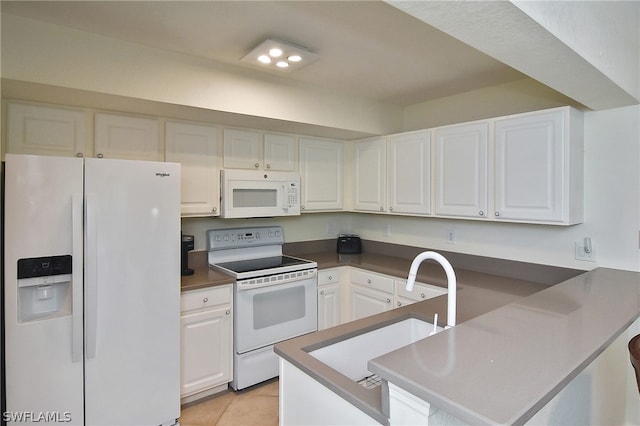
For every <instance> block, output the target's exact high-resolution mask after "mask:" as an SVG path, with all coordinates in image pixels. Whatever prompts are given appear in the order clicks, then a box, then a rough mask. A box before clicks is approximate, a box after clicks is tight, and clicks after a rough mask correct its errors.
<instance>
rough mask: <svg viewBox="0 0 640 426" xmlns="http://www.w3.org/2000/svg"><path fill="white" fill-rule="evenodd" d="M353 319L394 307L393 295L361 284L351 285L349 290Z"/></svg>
mask: <svg viewBox="0 0 640 426" xmlns="http://www.w3.org/2000/svg"><path fill="white" fill-rule="evenodd" d="M349 293H350V294H349V296H350V298H349V301H350V305H351V310H350V313H351V320H352V321H353V320H357V319H360V318H364V317H368V316H370V315H375V314H379V313H380V312H385V311H388V310H390V309H392V308H393V300H392V299H393V295H391V294H388V293H383V292H381V291H377V290H372V289H370V288H366V287H362V286H359V285H351V286H350V292H349Z"/></svg>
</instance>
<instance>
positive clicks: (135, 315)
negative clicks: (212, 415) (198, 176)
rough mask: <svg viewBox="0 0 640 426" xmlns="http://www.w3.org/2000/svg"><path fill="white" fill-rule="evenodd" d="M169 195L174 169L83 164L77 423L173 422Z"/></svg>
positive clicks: (175, 315)
mask: <svg viewBox="0 0 640 426" xmlns="http://www.w3.org/2000/svg"><path fill="white" fill-rule="evenodd" d="M179 188H180V166H179V165H178V164H173V163H156V162H140V161H126V160H104V159H86V162H85V228H86V229H85V230H86V236H85V238H86V241H85V257H86V264H85V310H86V313H85V327H86V328H85V345H86V347H85V352H86V360H85V363H86V366H85V386H86V391H85V399H86V401H85V404H86V405H85V406H86V422H87V424H91V425H158V424H163V423H165V422H168V421H172V420H174V419H176V418H177V417H179V415H180V337H179V328H180V189H179Z"/></svg>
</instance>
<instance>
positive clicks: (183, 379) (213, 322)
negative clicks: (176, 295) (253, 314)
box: [180, 285, 233, 402]
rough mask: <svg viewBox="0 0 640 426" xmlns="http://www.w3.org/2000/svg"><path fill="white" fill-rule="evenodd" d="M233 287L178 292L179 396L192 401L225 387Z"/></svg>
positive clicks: (229, 375)
mask: <svg viewBox="0 0 640 426" xmlns="http://www.w3.org/2000/svg"><path fill="white" fill-rule="evenodd" d="M232 327H233V287H232V285H224V286H218V287H212V288H206V289H203V290H194V291H189V292H184V293H182V296H181V315H180V328H181V359H180V386H181V388H180V396H181V398H182V401H183V402H189V401H193V400H195V399H199V398H201V397H204V396H207V395H210V394H212V393H216V392H218V391H221V390H224V389H226V388H227V383H229V382H230V381H231V380H232V379H233V377H232V372H233V356H232V352H233V332H232V330H233V329H232Z"/></svg>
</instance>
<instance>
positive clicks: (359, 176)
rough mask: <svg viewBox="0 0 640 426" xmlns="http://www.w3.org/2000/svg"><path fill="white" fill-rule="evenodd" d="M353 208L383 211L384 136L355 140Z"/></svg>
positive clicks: (384, 208)
mask: <svg viewBox="0 0 640 426" xmlns="http://www.w3.org/2000/svg"><path fill="white" fill-rule="evenodd" d="M354 160H355V170H354V184H355V187H354V197H355V198H354V209H355V210H361V211H371V212H385V211H386V210H387V208H386V205H387V202H386V192H387V190H386V176H387V144H386V138H385V137H375V138H370V139H364V140H361V141H357V142H355V145H354Z"/></svg>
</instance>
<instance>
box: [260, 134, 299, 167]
mask: <svg viewBox="0 0 640 426" xmlns="http://www.w3.org/2000/svg"><path fill="white" fill-rule="evenodd" d="M297 148H298V146H297V144H296V138H295V137H294V136H291V135H278V134H275V133H265V135H264V168H265V170H280V171H285V172H293V171H296V170H297V169H298V167H297V166H298V149H297Z"/></svg>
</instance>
